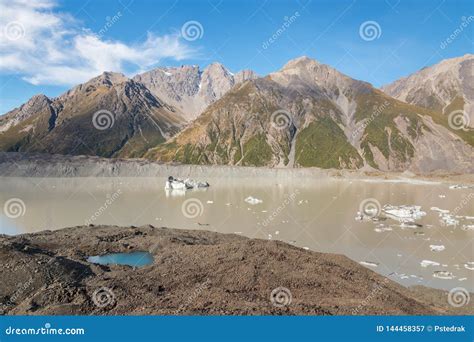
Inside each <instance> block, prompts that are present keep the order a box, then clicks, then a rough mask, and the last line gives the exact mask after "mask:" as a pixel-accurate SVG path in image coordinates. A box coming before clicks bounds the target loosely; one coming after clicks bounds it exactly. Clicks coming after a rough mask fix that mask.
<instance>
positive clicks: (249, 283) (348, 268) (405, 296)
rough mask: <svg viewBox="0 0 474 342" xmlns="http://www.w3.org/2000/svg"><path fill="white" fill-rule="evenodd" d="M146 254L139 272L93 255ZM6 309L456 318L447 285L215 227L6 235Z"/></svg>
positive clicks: (0, 290)
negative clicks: (410, 282)
mask: <svg viewBox="0 0 474 342" xmlns="http://www.w3.org/2000/svg"><path fill="white" fill-rule="evenodd" d="M137 251H148V252H150V253H151V254H152V255H153V258H154V261H153V264H151V265H148V266H144V267H141V268H133V267H130V266H120V265H97V264H92V263H89V262H87V258H88V257H89V256H91V255H103V254H107V253H123V252H127V253H128V252H137ZM0 256H1V257H0V264H1V267H2V270H4V271H3V275H2V278H3V280H2V284H0V299H1V303H2V306H1V308H2V310H3V313H4V314H8V315H21V314H23V315H24V314H28V315H29V314H47V315H85V314H87V315H89V314H93V315H124V314H125V315H142V314H145V315H148V314H158V315H162V314H172V315H263V314H265V315H368V314H370V315H419V314H426V315H448V314H449V315H456V314H466V313H470V314H472V313H473V312H474V311H473V306H472V305H473V303H470V304H468V305H466V306H463V307H461V308H454V307H452V306H450V305H449V304H448V303H447V298H448V297H447V291H442V290H435V289H430V288H426V287H422V286H417V287H414V288H406V287H403V286H401V285H399V284H397V283H395V282H393V281H391V280H389V279H388V278H385V277H383V276H381V275H379V274H377V273H375V272H373V271H372V270H369V269H367V268H365V267H363V266H361V265H359V264H358V263H356V262H354V261H352V260H350V259H349V258H347V257H345V256H342V255H338V254H330V253H318V252H313V251H308V250H304V249H302V248H297V247H294V246H292V245H289V244H286V243H283V242H280V241H268V240H259V239H249V238H246V237H243V236H240V235H235V234H221V233H215V232H210V231H197V230H182V229H169V228H164V227H162V228H157V227H153V226H151V225H147V226H142V227H117V226H92V225H90V226H78V227H72V228H64V229H61V230H56V231H43V232H38V233H32V234H22V235H17V236H6V235H0Z"/></svg>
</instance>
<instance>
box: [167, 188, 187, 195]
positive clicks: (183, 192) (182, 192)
mask: <svg viewBox="0 0 474 342" xmlns="http://www.w3.org/2000/svg"><path fill="white" fill-rule="evenodd" d="M165 194H166V197H182V196H185V195H186V190H185V189H165Z"/></svg>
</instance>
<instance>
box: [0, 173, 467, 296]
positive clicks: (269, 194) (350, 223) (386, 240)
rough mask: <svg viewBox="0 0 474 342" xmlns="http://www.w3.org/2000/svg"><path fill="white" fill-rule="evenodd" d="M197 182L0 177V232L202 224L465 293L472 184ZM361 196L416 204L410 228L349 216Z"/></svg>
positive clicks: (405, 280) (397, 278)
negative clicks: (175, 187)
mask: <svg viewBox="0 0 474 342" xmlns="http://www.w3.org/2000/svg"><path fill="white" fill-rule="evenodd" d="M203 180H206V181H208V182H209V183H210V184H211V186H210V187H209V188H208V189H199V190H191V191H165V189H164V185H165V178H164V177H157V178H0V204H1V205H2V207H3V210H2V211H0V233H2V234H8V235H14V234H22V233H30V232H37V231H41V230H45V229H51V230H54V229H59V228H63V227H70V226H77V225H84V224H88V223H93V224H96V225H97V224H110V225H120V226H130V225H134V226H140V225H146V224H152V225H154V226H164V227H170V228H185V229H203V230H211V231H216V232H220V233H235V234H241V235H244V236H247V237H252V238H261V239H273V240H281V241H285V242H288V243H291V244H293V245H295V246H299V247H302V248H305V249H310V250H315V251H319V252H330V253H338V254H344V255H346V256H348V257H349V258H351V259H352V260H354V261H356V262H359V263H361V264H362V265H364V266H365V267H368V268H370V269H372V270H374V271H375V272H378V273H380V274H383V275H385V276H388V277H389V278H390V279H392V280H394V281H397V282H399V283H401V284H403V285H406V286H408V285H425V286H429V287H434V288H442V289H446V290H450V289H452V288H454V287H464V288H466V289H468V290H469V291H474V278H473V274H474V248H473V247H474V245H473V237H474V230H472V228H473V225H474V218H473V217H472V216H474V188H467V189H450V188H449V185H448V184H444V183H437V182H416V183H415V184H413V183H409V182H405V181H383V180H376V181H375V180H369V179H367V180H342V179H341V180H339V179H327V178H325V179H304V180H297V179H265V178H262V179H255V178H252V179H246V178H235V179H229V178H215V179H212V178H211V179H203ZM367 199H371V200H370V201H371V202H370V203H374V201H373V199H375V200H376V202H375V203H377V202H378V203H380V206H381V207H383V206H385V205H393V206H400V205H417V206H420V207H421V208H420V209H419V211H420V212H422V213H426V214H424V215H420V216H419V217H418V218H417V219H416V221H415V222H414V223H415V224H401V223H400V222H398V221H396V220H394V219H391V218H389V219H386V220H372V219H362V220H358V219H357V212H358V211H359V208H360V205H361V203H362V202H363V201H364V200H367ZM246 200H247V201H246ZM366 202H367V201H366ZM366 202H365V203H366ZM15 209H16V210H15ZM448 212H449V213H454V214H455V215H456V216H459V217H460V218H459V219H456V218H455V220H457V221H459V222H458V223H457V224H454V225H452V224H451V223H450V222H449V220H448V221H446V220H444V221H443V217H442V216H443V213H444V214H446V213H448ZM465 216H468V218H465ZM469 216H470V218H469ZM445 218H446V215H445Z"/></svg>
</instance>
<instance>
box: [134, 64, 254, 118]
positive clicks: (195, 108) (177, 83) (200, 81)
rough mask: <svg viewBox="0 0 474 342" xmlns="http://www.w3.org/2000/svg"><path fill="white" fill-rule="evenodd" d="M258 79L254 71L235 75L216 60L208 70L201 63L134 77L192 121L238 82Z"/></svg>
mask: <svg viewBox="0 0 474 342" xmlns="http://www.w3.org/2000/svg"><path fill="white" fill-rule="evenodd" d="M255 78H257V76H256V74H255V73H254V72H253V71H251V70H243V71H240V72H238V73H237V74H235V75H234V74H232V73H231V72H230V71H229V70H227V69H226V68H225V67H224V66H223V65H222V64H220V63H212V64H210V65H209V66H207V67H206V68H204V70H201V69H200V68H199V67H198V66H181V67H177V68H156V69H153V70H151V71H147V72H145V73H143V74H140V75H137V76H135V77H134V78H133V79H134V80H135V81H137V82H140V83H142V84H144V85H145V86H146V87H147V88H148V89H150V91H151V92H152V94H154V95H155V96H157V97H159V98H161V99H163V100H164V101H165V102H166V103H168V104H170V105H172V106H173V107H175V108H178V109H179V110H180V111H181V112H182V113H183V114H184V117H185V118H186V119H187V120H188V121H191V120H193V119H195V118H196V117H197V116H198V115H199V114H201V113H202V111H203V110H204V109H205V108H206V107H207V106H208V105H209V104H211V103H213V102H214V101H216V100H218V99H220V98H221V97H222V96H223V95H224V94H225V93H226V92H228V91H229V90H230V89H231V88H232V87H233V86H234V85H235V84H237V83H241V82H243V81H246V80H248V79H255Z"/></svg>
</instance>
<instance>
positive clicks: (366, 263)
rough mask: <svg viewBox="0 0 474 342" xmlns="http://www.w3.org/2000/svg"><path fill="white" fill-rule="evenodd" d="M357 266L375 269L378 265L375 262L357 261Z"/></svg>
mask: <svg viewBox="0 0 474 342" xmlns="http://www.w3.org/2000/svg"><path fill="white" fill-rule="evenodd" d="M359 264H361V265H363V266H369V267H377V266H378V265H379V264H378V263H377V262H372V261H359Z"/></svg>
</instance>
